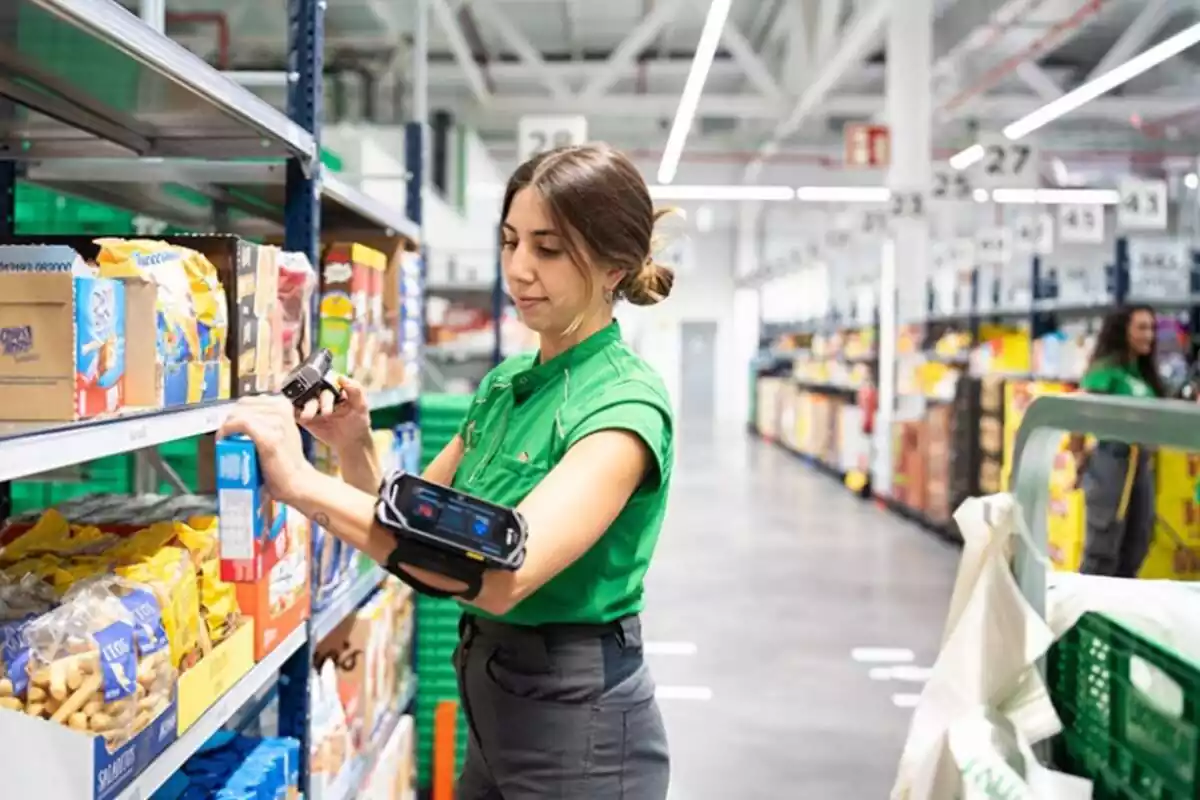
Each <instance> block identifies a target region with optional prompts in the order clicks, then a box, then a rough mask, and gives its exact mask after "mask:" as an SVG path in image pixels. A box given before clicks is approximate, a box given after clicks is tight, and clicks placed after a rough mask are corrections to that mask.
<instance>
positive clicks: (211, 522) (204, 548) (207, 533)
mask: <svg viewBox="0 0 1200 800" xmlns="http://www.w3.org/2000/svg"><path fill="white" fill-rule="evenodd" d="M175 525H176V529H177V531H178V537H179V542H180V544H182V545H183V546H184V547H186V548H187V549H188V552H189V553H191V554H192V560H193V561H194V562H195V563H197V564H200V565H201V566H203V565H205V564H207V563H208V562H209V561H211V560H214V559H216V558H217V555H218V552H217V518H216V517H215V516H204V517H192V518H191V519H189V520H188V521H187V523H186V524H184V523H182V522H177V523H175Z"/></svg>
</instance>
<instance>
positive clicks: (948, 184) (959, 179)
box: [929, 163, 975, 202]
mask: <svg viewBox="0 0 1200 800" xmlns="http://www.w3.org/2000/svg"><path fill="white" fill-rule="evenodd" d="M932 178H933V183H932V186H931V187H930V192H929V196H930V199H932V200H943V201H956V202H965V201H968V200H970V201H973V200H974V198H975V187H974V186H973V185H972V182H971V174H970V172H968V171H967V170H958V169H955V168H954V167H952V166H950V165H949V164H943V163H939V164H935V165H934V166H933V176H932Z"/></svg>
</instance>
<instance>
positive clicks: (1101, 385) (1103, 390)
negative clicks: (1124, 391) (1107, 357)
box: [1079, 365, 1114, 394]
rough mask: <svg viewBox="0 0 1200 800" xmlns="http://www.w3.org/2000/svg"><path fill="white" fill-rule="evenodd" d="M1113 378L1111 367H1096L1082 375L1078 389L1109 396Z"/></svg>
mask: <svg viewBox="0 0 1200 800" xmlns="http://www.w3.org/2000/svg"><path fill="white" fill-rule="evenodd" d="M1113 378H1114V376H1113V368H1112V367H1110V366H1105V365H1097V366H1094V367H1091V368H1090V369H1088V371H1087V372H1086V373H1084V376H1083V380H1081V381H1080V382H1079V388H1080V389H1083V390H1084V391H1085V392H1091V393H1092V394H1109V393H1110V392H1112V390H1113Z"/></svg>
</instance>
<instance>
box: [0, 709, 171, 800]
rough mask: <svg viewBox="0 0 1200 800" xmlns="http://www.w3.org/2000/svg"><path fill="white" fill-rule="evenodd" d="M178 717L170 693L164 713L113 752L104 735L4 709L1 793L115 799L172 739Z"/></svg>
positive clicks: (50, 799) (59, 799)
mask: <svg viewBox="0 0 1200 800" xmlns="http://www.w3.org/2000/svg"><path fill="white" fill-rule="evenodd" d="M172 691H174V690H172ZM178 717H179V714H178V706H177V705H176V701H175V699H174V698H172V700H171V703H170V705H168V706H167V708H166V710H164V711H163V712H162V714H160V715H159V716H158V717H157V718H156V719H154V720H153V721H152V722H151V723H150V724H149V725H148V726H146V727H145V728H144V729H142V730H141V731H140V732H139V733H138V734H137V735H136V736H134V737H133V738H132V739H130V740H129V741H128V742H126V743H125V744H123V745H122V746H121V747H119V748H118V749H117V750H116V751H114V752H111V753H110V752H109V751H108V747H107V746H106V745H105V742H104V737H103V736H100V735H92V734H89V733H84V732H80V731H77V730H74V729H72V728H68V727H67V726H66V725H61V724H59V723H57V722H50V721H48V720H43V719H38V718H35V717H30V716H28V715H26V714H23V713H20V712H17V711H8V710H0V742H2V743H3V745H2V746H0V773H2V774H3V775H4V778H3V788H0V797H5V798H8V797H12V798H18V797H21V798H26V797H29V798H33V797H36V798H37V800H112V798H115V797H116V796H117V795H118V794H120V793H121V792H122V791H123V790H124V789H125V788H126V787H127V786H129V784H130V783H131V782H132V781H133V779H134V778H136V777H137V776H138V775H139V774H141V772H142V771H143V770H145V769H146V767H148V766H149V765H150V764H151V763H152V762H153V761H154V760H155V759H156V758H158V756H159V755H160V754H161V753H162V752H163V751H164V750H166V749H167V748H168V747H169V746H170V745H171V744H172V743H174V741H175V739H176V737H177V736H178V733H177V729H178V727H179V719H178Z"/></svg>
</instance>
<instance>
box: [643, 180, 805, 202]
mask: <svg viewBox="0 0 1200 800" xmlns="http://www.w3.org/2000/svg"><path fill="white" fill-rule="evenodd" d="M649 188H650V197H652V198H653V199H655V200H712V201H719V200H732V201H739V200H749V201H753V200H766V201H770V200H795V199H796V190H795V189H793V188H792V187H790V186H755V185H741V184H732V185H727V186H725V185H719V184H714V185H703V184H700V185H693V186H688V185H685V184H680V185H678V186H662V185H654V184H652V185H651V186H650V187H649Z"/></svg>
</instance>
